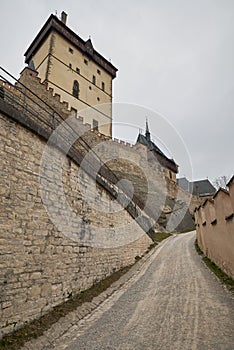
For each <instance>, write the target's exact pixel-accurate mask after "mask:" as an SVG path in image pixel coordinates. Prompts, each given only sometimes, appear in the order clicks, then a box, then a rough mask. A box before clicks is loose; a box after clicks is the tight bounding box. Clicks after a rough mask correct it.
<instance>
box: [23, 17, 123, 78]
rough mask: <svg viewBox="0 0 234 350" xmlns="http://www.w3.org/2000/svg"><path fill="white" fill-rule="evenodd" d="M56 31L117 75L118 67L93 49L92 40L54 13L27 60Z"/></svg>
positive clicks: (39, 34)
mask: <svg viewBox="0 0 234 350" xmlns="http://www.w3.org/2000/svg"><path fill="white" fill-rule="evenodd" d="M52 31H55V32H57V33H58V34H60V35H61V36H62V37H63V38H64V39H65V40H67V41H68V42H69V43H70V44H72V45H73V46H74V47H76V48H77V49H78V50H80V51H81V52H83V53H84V54H86V55H87V56H90V57H91V59H92V60H93V61H94V62H95V63H97V64H98V65H99V66H100V67H101V68H103V69H104V70H105V71H106V72H107V73H109V74H110V75H111V76H112V78H115V77H116V72H117V71H118V69H117V68H116V67H114V66H113V64H112V63H111V62H109V61H108V60H107V59H106V58H104V57H103V56H102V55H101V54H100V53H98V52H97V51H96V50H94V49H93V46H92V43H91V40H90V39H88V40H87V41H84V40H83V39H82V38H81V37H80V36H79V35H77V34H76V33H75V32H73V31H72V30H71V29H70V28H68V27H67V26H66V24H65V23H64V22H62V21H60V19H58V18H57V17H56V16H54V15H52V14H51V15H50V17H49V18H48V19H47V21H46V23H45V24H44V25H43V27H42V28H41V30H40V31H39V33H38V34H37V36H36V37H35V39H34V40H33V41H32V43H31V44H30V46H29V47H28V49H27V51H26V52H25V54H24V56H25V62H26V63H29V62H30V60H31V59H32V57H33V55H34V54H35V53H36V52H37V51H38V49H39V48H40V47H41V46H42V45H43V43H44V41H45V39H46V38H47V37H48V35H49V34H50V33H51V32H52Z"/></svg>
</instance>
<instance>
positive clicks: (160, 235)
mask: <svg viewBox="0 0 234 350" xmlns="http://www.w3.org/2000/svg"><path fill="white" fill-rule="evenodd" d="M170 236H171V234H170V233H168V232H154V233H153V234H152V235H151V237H152V239H153V240H154V242H156V243H159V242H162V241H163V240H164V239H166V238H168V237H170Z"/></svg>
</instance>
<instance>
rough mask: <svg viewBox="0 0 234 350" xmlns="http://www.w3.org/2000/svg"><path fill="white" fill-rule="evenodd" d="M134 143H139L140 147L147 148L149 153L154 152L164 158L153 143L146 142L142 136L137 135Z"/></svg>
mask: <svg viewBox="0 0 234 350" xmlns="http://www.w3.org/2000/svg"><path fill="white" fill-rule="evenodd" d="M136 143H141V144H142V145H145V146H147V148H148V149H149V150H150V151H152V150H154V151H155V152H158V153H159V154H161V155H162V156H163V157H166V156H165V154H164V153H163V152H162V151H161V150H160V149H159V148H158V146H156V145H155V143H154V142H153V141H151V140H147V138H146V137H145V136H144V135H142V134H139V135H138V138H137V142H136ZM166 158H167V157H166ZM167 159H168V158H167Z"/></svg>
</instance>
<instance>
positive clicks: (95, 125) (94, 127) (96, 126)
mask: <svg viewBox="0 0 234 350" xmlns="http://www.w3.org/2000/svg"><path fill="white" fill-rule="evenodd" d="M93 130H97V131H98V121H97V120H96V119H93Z"/></svg>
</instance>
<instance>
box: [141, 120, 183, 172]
mask: <svg viewBox="0 0 234 350" xmlns="http://www.w3.org/2000/svg"><path fill="white" fill-rule="evenodd" d="M137 143H140V144H142V145H144V146H146V147H147V149H148V150H149V151H151V152H153V153H154V155H155V156H156V158H157V160H158V161H159V163H160V164H161V165H162V166H164V167H166V168H168V169H170V170H172V171H174V172H175V173H178V165H177V164H176V163H175V161H174V160H173V159H170V158H168V157H167V156H166V155H165V154H164V153H163V152H162V151H161V150H160V148H159V147H158V146H156V145H155V143H154V142H153V141H152V140H151V138H150V132H149V127H148V122H147V121H146V132H145V135H143V134H141V133H139V135H138V137H137V141H136V144H137Z"/></svg>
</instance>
